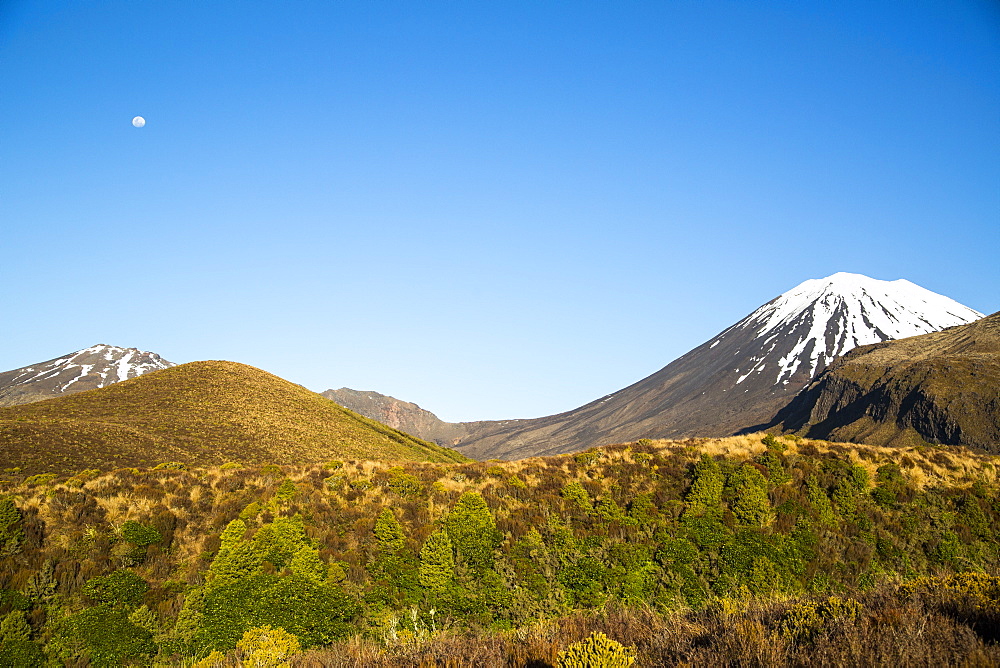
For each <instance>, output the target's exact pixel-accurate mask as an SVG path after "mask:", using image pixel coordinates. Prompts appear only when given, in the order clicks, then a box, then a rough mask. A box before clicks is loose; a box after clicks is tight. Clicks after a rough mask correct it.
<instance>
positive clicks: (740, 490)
mask: <svg viewBox="0 0 1000 668" xmlns="http://www.w3.org/2000/svg"><path fill="white" fill-rule="evenodd" d="M729 486H730V488H731V489H732V492H733V501H732V503H731V504H730V509H731V510H732V511H733V515H734V516H735V517H736V520H737V521H738V522H739V523H740V524H743V525H745V526H757V527H760V526H766V525H767V524H769V523H770V522H771V520H772V519H773V517H774V514H773V513H772V511H771V501H770V499H769V498H768V496H767V480H765V479H764V476H763V475H761V473H760V471H758V470H757V469H756V468H755V467H754V466H752V465H750V464H744V465H743V466H741V467H740V468H738V469H736V470H735V471H734V472H733V473H732V475H730V476H729Z"/></svg>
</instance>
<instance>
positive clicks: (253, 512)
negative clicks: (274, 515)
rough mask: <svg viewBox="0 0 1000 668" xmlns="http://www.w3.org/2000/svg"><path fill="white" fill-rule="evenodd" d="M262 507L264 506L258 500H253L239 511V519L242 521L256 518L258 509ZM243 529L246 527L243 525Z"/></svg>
mask: <svg viewBox="0 0 1000 668" xmlns="http://www.w3.org/2000/svg"><path fill="white" fill-rule="evenodd" d="M263 509H264V507H263V506H262V505H260V503H259V502H257V501H253V502H251V503H249V504H247V507H246V508H244V509H243V510H241V511H240V519H241V520H243V521H249V520H254V519H257V516H258V515H260V511H262V510H263ZM245 530H246V528H245V527H244V531H245Z"/></svg>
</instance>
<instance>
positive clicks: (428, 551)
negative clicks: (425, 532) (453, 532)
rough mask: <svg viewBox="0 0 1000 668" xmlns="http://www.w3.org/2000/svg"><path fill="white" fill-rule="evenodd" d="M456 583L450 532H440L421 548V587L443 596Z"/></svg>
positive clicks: (428, 539)
mask: <svg viewBox="0 0 1000 668" xmlns="http://www.w3.org/2000/svg"><path fill="white" fill-rule="evenodd" d="M454 581H455V558H454V555H453V554H452V546H451V539H450V538H449V537H448V532H447V531H444V530H440V529H439V530H438V531H435V532H434V533H432V534H431V535H430V536H428V537H427V540H426V541H424V546H423V547H422V548H420V586H421V587H423V588H424V589H426V590H428V591H429V592H431V593H433V594H441V593H443V592H445V591H446V590H447V589H448V587H450V586H451V585H452V583H453V582H454Z"/></svg>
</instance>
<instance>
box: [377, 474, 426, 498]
mask: <svg viewBox="0 0 1000 668" xmlns="http://www.w3.org/2000/svg"><path fill="white" fill-rule="evenodd" d="M389 474H390V477H389V482H388V484H387V485H386V486H387V487H388V488H389V490H390V491H392V492H395V493H396V494H399V495H400V496H404V497H406V496H418V495H419V494H420V492H421V491H423V488H424V486H423V484H422V483H421V482H420V480H419V479H418V478H417V477H416V476H414V475H410V474H409V473H406V472H404V471H403V469H401V468H393V469H389Z"/></svg>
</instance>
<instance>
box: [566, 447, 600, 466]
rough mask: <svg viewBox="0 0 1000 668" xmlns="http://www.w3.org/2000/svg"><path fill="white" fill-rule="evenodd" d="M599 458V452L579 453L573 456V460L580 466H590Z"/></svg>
mask: <svg viewBox="0 0 1000 668" xmlns="http://www.w3.org/2000/svg"><path fill="white" fill-rule="evenodd" d="M600 458H601V452H600V451H599V450H588V451H587V452H581V453H579V454H576V455H573V459H574V460H575V461H576V463H577V464H579V465H580V466H590V465H591V464H593V463H594V462H596V461H597V460H598V459H600Z"/></svg>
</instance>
